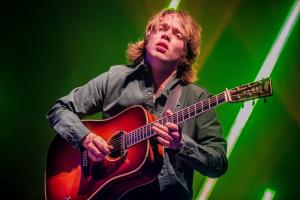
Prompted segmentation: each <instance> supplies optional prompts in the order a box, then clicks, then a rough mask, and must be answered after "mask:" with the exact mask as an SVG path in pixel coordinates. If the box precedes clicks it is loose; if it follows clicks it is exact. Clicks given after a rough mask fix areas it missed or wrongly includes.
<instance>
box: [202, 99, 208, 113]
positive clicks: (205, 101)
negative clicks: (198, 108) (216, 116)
mask: <svg viewBox="0 0 300 200" xmlns="http://www.w3.org/2000/svg"><path fill="white" fill-rule="evenodd" d="M203 104H204V105H203ZM202 105H203V109H202V111H206V110H208V109H209V102H208V100H207V99H205V100H204V101H203V103H202Z"/></svg>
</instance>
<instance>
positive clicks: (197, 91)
mask: <svg viewBox="0 0 300 200" xmlns="http://www.w3.org/2000/svg"><path fill="white" fill-rule="evenodd" d="M185 88H186V95H187V96H190V97H193V98H195V99H196V98H197V99H205V98H208V97H210V96H211V94H210V93H209V92H208V91H207V89H206V88H205V87H203V86H202V85H199V84H195V83H190V84H187V85H185Z"/></svg>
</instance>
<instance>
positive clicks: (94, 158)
mask: <svg viewBox="0 0 300 200" xmlns="http://www.w3.org/2000/svg"><path fill="white" fill-rule="evenodd" d="M88 156H89V158H91V159H92V160H93V161H95V162H99V161H101V160H103V158H104V157H103V156H97V155H95V154H94V153H93V152H92V151H88Z"/></svg>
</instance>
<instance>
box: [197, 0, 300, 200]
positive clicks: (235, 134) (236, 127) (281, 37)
mask: <svg viewBox="0 0 300 200" xmlns="http://www.w3.org/2000/svg"><path fill="white" fill-rule="evenodd" d="M299 12H300V0H296V1H295V3H294V4H293V6H292V8H291V10H290V12H289V13H288V15H287V18H286V20H285V22H284V23H283V25H282V27H281V29H280V31H279V33H278V36H277V38H276V39H275V42H274V43H273V45H272V47H271V49H270V51H269V53H268V55H267V57H266V59H265V61H264V62H263V65H262V67H261V69H260V71H259V72H258V74H257V76H256V78H255V81H257V80H260V79H262V78H266V77H269V76H270V75H271V73H272V71H273V69H274V67H275V64H276V62H277V60H278V58H279V56H280V53H281V51H282V49H283V47H284V45H285V44H286V41H287V39H288V37H289V35H290V34H291V32H292V30H293V28H294V26H295V24H296V22H297V20H298V17H299ZM256 102H257V100H255V101H254V105H252V102H246V103H245V105H244V108H242V109H240V111H239V113H238V115H237V117H236V119H235V121H234V123H233V125H232V127H231V129H230V132H229V135H228V138H227V141H228V152H227V154H228V157H229V155H230V153H231V152H232V150H233V148H234V145H235V143H236V141H237V139H238V138H239V136H240V134H241V132H242V130H243V128H244V127H245V124H246V122H247V121H248V119H249V117H250V115H251V113H252V111H253V109H254V107H255V105H256ZM217 180H218V179H210V178H206V179H205V181H204V183H203V185H202V187H201V188H200V192H199V195H198V197H197V198H196V199H199V200H205V199H208V197H209V195H210V194H211V192H212V190H213V188H214V186H215V184H216V183H217Z"/></svg>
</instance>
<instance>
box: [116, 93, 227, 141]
mask: <svg viewBox="0 0 300 200" xmlns="http://www.w3.org/2000/svg"><path fill="white" fill-rule="evenodd" d="M224 100H225V94H224V92H223V93H220V94H218V95H215V96H212V97H210V98H207V99H204V100H203V101H200V102H198V103H196V104H194V105H191V106H189V107H186V108H185V109H183V110H181V111H178V112H177V113H176V114H173V115H171V116H168V117H164V118H161V119H159V120H157V121H155V122H160V121H162V124H164V120H165V119H167V118H169V119H171V120H167V121H172V122H176V123H178V121H177V120H178V119H179V118H181V119H183V120H185V118H187V119H188V118H191V117H193V116H194V115H196V114H197V112H199V111H200V112H203V111H207V110H208V109H210V108H211V105H213V104H215V105H217V104H219V102H220V101H221V103H222V102H223V101H224ZM215 105H213V106H215ZM207 106H208V107H207ZM191 107H195V108H194V109H193V110H192V112H191V111H190V108H191ZM206 107H207V108H206ZM200 108H201V110H200ZM203 108H205V110H204V109H203ZM192 113H194V114H192ZM191 114H192V116H191ZM153 123H154V122H152V123H150V124H147V125H146V126H144V127H141V128H138V129H136V130H134V131H131V132H129V133H128V134H126V139H127V141H128V142H127V143H128V144H129V145H128V146H131V145H132V144H131V143H132V141H133V144H134V143H137V142H139V141H141V140H143V139H144V138H145V137H144V136H141V135H145V133H146V135H147V133H148V132H149V131H148V129H149V128H148V127H149V125H151V124H153ZM144 131H146V132H144ZM151 132H153V130H152V129H151V130H150V133H151ZM148 136H151V135H147V137H148ZM139 138H141V140H140V139H139ZM110 144H112V145H119V144H120V141H119V140H118V141H113V142H111V143H110Z"/></svg>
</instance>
